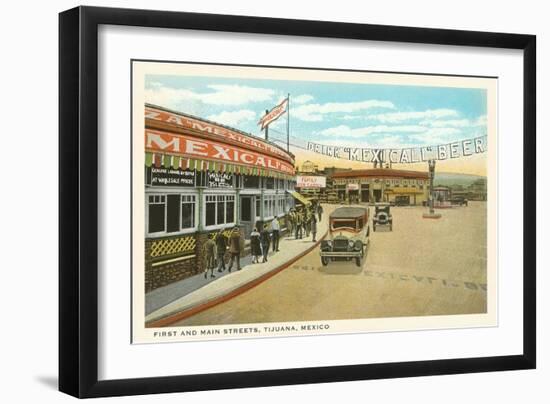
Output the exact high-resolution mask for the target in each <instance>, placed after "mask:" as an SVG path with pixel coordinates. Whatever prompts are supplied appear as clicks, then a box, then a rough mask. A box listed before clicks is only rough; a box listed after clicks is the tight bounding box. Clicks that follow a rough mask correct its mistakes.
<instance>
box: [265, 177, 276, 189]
mask: <svg viewBox="0 0 550 404" xmlns="http://www.w3.org/2000/svg"><path fill="white" fill-rule="evenodd" d="M264 184H265V188H266V189H274V188H275V179H274V178H273V177H265V178H264Z"/></svg>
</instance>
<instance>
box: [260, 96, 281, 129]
mask: <svg viewBox="0 0 550 404" xmlns="http://www.w3.org/2000/svg"><path fill="white" fill-rule="evenodd" d="M287 106H288V98H285V99H284V100H283V101H281V103H280V104H279V105H277V106H275V107H273V109H272V110H271V111H269V112H268V113H267V114H265V115H264V116H262V118H261V119H260V121H259V122H258V125H262V129H264V128H265V127H266V126H267V125H269V124H270V123H271V122H273V121H275V120H277V119H278V118H279V117H280V116H281V115H283V114H284V113H285V112H286V109H287Z"/></svg>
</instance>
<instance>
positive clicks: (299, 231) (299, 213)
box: [294, 210, 303, 240]
mask: <svg viewBox="0 0 550 404" xmlns="http://www.w3.org/2000/svg"><path fill="white" fill-rule="evenodd" d="M302 221H303V215H302V211H301V210H299V211H296V231H295V233H296V234H295V237H294V238H295V239H296V240H298V239H300V238H302V227H303V226H302V224H303V223H302Z"/></svg>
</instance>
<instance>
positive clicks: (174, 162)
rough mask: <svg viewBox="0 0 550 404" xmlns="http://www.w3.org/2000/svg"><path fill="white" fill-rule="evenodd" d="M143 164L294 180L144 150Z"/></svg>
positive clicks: (270, 172) (258, 170)
mask: <svg viewBox="0 0 550 404" xmlns="http://www.w3.org/2000/svg"><path fill="white" fill-rule="evenodd" d="M145 165H146V166H147V167H152V166H154V167H159V168H160V167H164V168H174V169H178V168H179V169H183V170H185V169H189V170H197V171H206V170H209V171H221V172H225V173H228V174H242V175H257V176H261V177H272V178H281V179H286V180H294V179H295V177H294V176H293V175H290V174H286V173H282V172H278V171H274V170H268V169H264V168H260V167H251V166H244V165H240V164H229V163H226V162H220V161H212V160H202V159H194V158H187V157H183V156H176V155H170V154H163V153H151V152H145Z"/></svg>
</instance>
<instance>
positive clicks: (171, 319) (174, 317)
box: [145, 230, 328, 328]
mask: <svg viewBox="0 0 550 404" xmlns="http://www.w3.org/2000/svg"><path fill="white" fill-rule="evenodd" d="M327 234H328V230H327V231H326V232H325V233H324V234H323V235H322V237H319V238H318V239H317V241H316V242H315V244H313V245H312V246H311V247H309V248H307V249H306V250H304V251H303V252H301V253H300V254H298V255H296V256H295V257H293V258H292V259H290V260H289V261H287V262H285V263H284V264H282V265H280V266H278V267H277V268H274V269H272V270H271V271H269V272H267V273H265V274H263V275H262V276H259V277H258V278H256V279H254V280H252V281H250V282H248V283H245V284H243V285H241V286H238V287H237V288H235V289H233V290H232V291H230V292H228V293H226V294H224V295H220V296H217V297H214V298H213V299H211V300H207V301H206V302H204V303H199V304H198V305H196V306H194V307H190V308H188V309H184V310H182V311H180V312H177V313H174V314H169V315H168V316H166V317H164V318H161V319H159V320H154V321H151V322H149V323H146V324H145V327H146V328H155V327H165V326H168V325H170V324H172V323H175V322H176V321H180V320H184V319H186V318H188V317H191V316H193V315H195V314H197V313H200V312H201V311H204V310H206V309H209V308H211V307H214V306H217V305H218V304H220V303H223V302H226V301H228V300H230V299H232V298H234V297H235V296H238V295H240V294H242V293H244V292H246V291H247V290H250V289H252V288H253V287H255V286H258V285H259V284H260V283H262V282H264V281H266V280H268V279H269V278H271V277H272V276H274V275H276V274H278V273H279V272H281V271H282V270H283V269H286V268H288V267H289V266H290V265H292V264H293V263H295V262H296V261H298V260H299V259H300V258H302V257H303V256H305V255H307V254H309V253H310V252H311V251H312V250H313V249H314V248H315V247H317V246H318V245H319V244H320V243H321V241H322V240H323V239H324V238H325V237H326V236H327Z"/></svg>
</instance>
